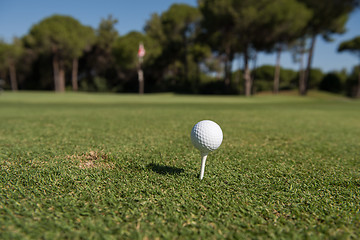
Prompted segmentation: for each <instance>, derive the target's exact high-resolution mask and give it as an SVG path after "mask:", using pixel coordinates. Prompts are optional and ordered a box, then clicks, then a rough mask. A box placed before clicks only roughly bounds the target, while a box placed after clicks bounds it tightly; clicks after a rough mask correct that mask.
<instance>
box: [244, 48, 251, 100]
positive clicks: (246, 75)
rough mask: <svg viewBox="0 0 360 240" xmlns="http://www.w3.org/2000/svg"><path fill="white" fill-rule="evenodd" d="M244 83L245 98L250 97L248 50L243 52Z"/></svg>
mask: <svg viewBox="0 0 360 240" xmlns="http://www.w3.org/2000/svg"><path fill="white" fill-rule="evenodd" d="M244 83H245V96H247V97H248V96H250V95H251V87H252V86H251V85H252V84H251V76H250V69H249V56H248V50H247V49H245V52H244Z"/></svg>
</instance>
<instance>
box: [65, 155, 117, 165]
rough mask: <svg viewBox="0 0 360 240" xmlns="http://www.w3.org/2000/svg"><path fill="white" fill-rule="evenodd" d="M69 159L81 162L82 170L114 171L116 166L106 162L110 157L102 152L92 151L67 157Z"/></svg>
mask: <svg viewBox="0 0 360 240" xmlns="http://www.w3.org/2000/svg"><path fill="white" fill-rule="evenodd" d="M67 158H68V159H71V160H72V161H79V165H78V167H79V168H81V169H91V168H99V169H104V168H105V169H106V168H107V169H113V168H114V164H113V163H109V162H106V161H107V160H108V159H109V155H108V154H107V153H104V152H102V151H90V152H86V153H83V154H80V155H76V154H74V155H71V156H67Z"/></svg>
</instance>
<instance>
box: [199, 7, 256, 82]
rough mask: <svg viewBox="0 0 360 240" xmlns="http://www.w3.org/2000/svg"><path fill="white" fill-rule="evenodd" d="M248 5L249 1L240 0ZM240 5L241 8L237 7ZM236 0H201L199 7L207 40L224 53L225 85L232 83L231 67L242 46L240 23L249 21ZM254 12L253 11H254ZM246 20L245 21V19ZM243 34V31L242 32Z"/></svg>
mask: <svg viewBox="0 0 360 240" xmlns="http://www.w3.org/2000/svg"><path fill="white" fill-rule="evenodd" d="M238 3H243V5H247V4H248V3H249V1H238ZM236 6H238V7H239V8H236ZM242 7H243V6H242V5H241V4H240V5H238V4H236V2H235V1H228V0H221V1H219V0H218V1H215V0H200V1H199V8H200V11H201V13H202V15H203V20H202V27H203V32H204V35H205V37H204V38H205V39H206V42H207V43H208V44H209V45H210V47H211V49H212V51H213V52H215V53H217V54H218V55H224V57H223V59H224V85H225V86H226V87H227V88H228V87H229V86H230V85H231V67H232V62H233V59H234V56H235V53H236V52H238V50H239V48H240V44H241V43H240V41H238V40H239V39H238V36H239V32H238V31H239V26H238V25H239V23H248V22H250V21H251V20H250V19H249V21H246V19H243V18H242V16H241V15H242V13H243V12H242V11H241V8H242ZM252 13H253V11H252ZM243 20H245V21H243ZM240 34H241V33H240Z"/></svg>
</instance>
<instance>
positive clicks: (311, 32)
mask: <svg viewBox="0 0 360 240" xmlns="http://www.w3.org/2000/svg"><path fill="white" fill-rule="evenodd" d="M359 23H360V11H359V0H318V1H311V0H258V1H254V0H241V1H240V0H216V1H215V0H198V1H196V0H182V1H165V0H159V1H145V0H133V1H111V0H109V1H82V0H79V1H69V0H64V1H45V0H34V1H21V0H11V1H10V0H2V1H1V2H0V38H1V40H0V79H2V80H1V81H0V82H1V83H0V84H1V86H0V88H3V89H5V90H14V91H16V90H51V91H53V90H54V91H57V92H64V91H91V92H126V93H131V92H133V93H135V92H139V93H143V92H145V93H150V92H176V93H186V94H241V95H246V96H250V95H253V94H257V93H261V92H273V93H275V94H276V93H278V92H279V91H289V90H291V91H298V92H299V94H301V95H306V94H307V91H308V90H311V89H317V90H323V91H328V92H333V93H337V94H342V95H347V96H350V97H360V70H359V68H360V27H359ZM139 46H144V49H145V52H143V54H139ZM140 73H141V76H143V78H141V77H140V81H139V76H140ZM142 79H143V80H142ZM141 83H143V84H144V88H142V89H141V87H140V86H141Z"/></svg>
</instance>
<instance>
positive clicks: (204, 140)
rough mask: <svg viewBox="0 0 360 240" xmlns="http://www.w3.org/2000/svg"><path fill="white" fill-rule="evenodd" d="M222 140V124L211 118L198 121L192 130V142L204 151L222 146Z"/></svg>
mask: <svg viewBox="0 0 360 240" xmlns="http://www.w3.org/2000/svg"><path fill="white" fill-rule="evenodd" d="M222 140H223V132H222V130H221V128H220V126H219V125H218V124H217V123H215V122H213V121H210V120H203V121H200V122H198V123H197V124H195V126H194V127H193V129H192V130H191V142H192V143H193V145H194V146H195V147H196V148H197V149H198V150H199V151H200V152H202V153H208V152H211V151H214V150H215V149H217V148H218V147H220V145H221V143H222Z"/></svg>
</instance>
